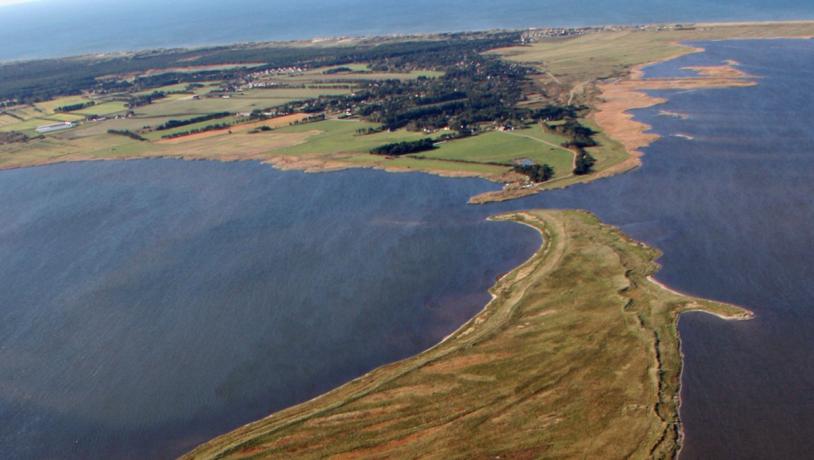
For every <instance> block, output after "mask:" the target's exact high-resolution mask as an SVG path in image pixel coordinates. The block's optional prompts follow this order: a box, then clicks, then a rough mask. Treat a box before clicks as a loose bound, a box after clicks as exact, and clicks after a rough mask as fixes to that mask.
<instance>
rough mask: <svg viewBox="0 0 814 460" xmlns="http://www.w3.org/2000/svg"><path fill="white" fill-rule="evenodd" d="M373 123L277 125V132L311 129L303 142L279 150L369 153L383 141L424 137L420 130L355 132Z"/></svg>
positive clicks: (286, 152) (343, 121) (296, 153)
mask: <svg viewBox="0 0 814 460" xmlns="http://www.w3.org/2000/svg"><path fill="white" fill-rule="evenodd" d="M375 126H376V125H375V124H373V123H366V122H357V121H348V120H327V121H322V122H318V123H309V124H304V125H298V126H291V127H288V128H282V129H279V130H278V132H280V133H305V132H314V134H313V135H311V136H310V137H308V141H307V142H306V143H304V144H302V145H297V146H294V147H288V148H284V149H280V150H278V151H277V152H276V153H279V154H283V155H294V156H296V155H304V154H316V155H326V154H336V153H363V154H368V152H369V151H370V149H372V148H373V147H377V146H379V145H382V144H389V143H391V142H401V141H410V140H416V139H420V138H422V137H425V136H424V135H422V134H420V133H411V132H408V131H403V130H402V131H396V132H392V133H391V132H386V131H385V132H381V133H376V134H368V135H358V134H356V130H357V129H365V128H369V127H375Z"/></svg>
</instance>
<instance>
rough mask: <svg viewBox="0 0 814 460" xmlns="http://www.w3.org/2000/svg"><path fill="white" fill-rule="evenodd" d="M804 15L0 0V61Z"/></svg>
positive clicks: (464, 4)
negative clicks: (16, 1)
mask: <svg viewBox="0 0 814 460" xmlns="http://www.w3.org/2000/svg"><path fill="white" fill-rule="evenodd" d="M806 18H807V19H814V2H811V1H810V0H716V1H712V0H575V1H569V2H564V1H560V0H503V1H500V2H497V1H493V0H449V1H444V2H438V1H433V0H411V1H398V0H330V1H329V0H294V1H292V0H232V1H228V2H224V1H214V0H204V1H201V0H175V1H172V2H167V1H163V0H141V1H135V0H124V1H114V0H38V1H32V2H31V3H26V4H20V5H12V6H5V7H0V60H9V59H26V58H41V57H53V56H65V55H75V54H83V53H95V52H100V51H117V50H131V49H142V48H166V47H173V46H189V45H206V44H224V43H233V42H237V41H257V40H290V39H307V38H313V37H326V36H332V37H333V36H348V35H356V36H358V35H391V34H405V33H420V32H451V31H461V30H480V29H493V28H524V27H538V26H585V25H603V24H641V23H654V22H671V23H675V22H691V21H721V20H772V19H806Z"/></svg>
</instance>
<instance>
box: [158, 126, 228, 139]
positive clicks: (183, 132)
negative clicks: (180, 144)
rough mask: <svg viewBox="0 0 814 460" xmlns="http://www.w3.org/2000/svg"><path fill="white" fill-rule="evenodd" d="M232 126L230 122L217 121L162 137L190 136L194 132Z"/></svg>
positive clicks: (162, 137) (198, 132)
mask: <svg viewBox="0 0 814 460" xmlns="http://www.w3.org/2000/svg"><path fill="white" fill-rule="evenodd" d="M230 126H232V125H230V124H229V123H217V124H214V125H206V126H204V127H202V128H196V129H190V130H189V131H179V132H177V133H172V134H165V135H163V136H161V139H175V138H176V137H184V136H189V135H192V134H200V133H205V132H207V131H217V130H220V129H227V128H229V127H230ZM231 133H232V131H231V130H230V131H229V134H231Z"/></svg>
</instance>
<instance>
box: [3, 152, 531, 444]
mask: <svg viewBox="0 0 814 460" xmlns="http://www.w3.org/2000/svg"><path fill="white" fill-rule="evenodd" d="M494 188H495V185H494V184H489V183H486V182H484V181H481V180H460V179H457V180H456V179H442V178H439V177H433V176H428V175H424V174H388V173H384V172H378V171H367V170H365V171H362V170H356V171H346V172H341V173H334V174H304V173H299V172H280V171H276V170H274V169H273V168H271V167H270V166H267V165H261V164H257V163H251V162H246V163H215V162H185V161H180V160H144V161H130V162H89V163H74V164H61V165H54V166H48V167H39V168H29V169H20V170H12V171H2V172H0V457H2V458H169V457H173V456H175V455H178V454H181V453H183V452H184V451H186V450H188V449H190V448H192V447H193V446H195V445H196V444H198V443H200V442H203V441H205V440H207V439H208V438H210V437H213V436H216V435H218V434H220V433H222V432H225V431H228V430H230V429H233V428H235V427H237V426H239V425H241V424H243V423H247V422H250V421H252V420H254V419H258V418H261V417H263V416H265V415H267V414H268V413H270V412H272V411H273V410H276V409H280V408H283V407H285V406H288V405H291V404H294V403H297V402H301V401H304V400H307V399H309V398H311V397H314V396H316V395H318V394H320V393H322V392H325V391H327V390H329V389H331V388H333V387H335V386H337V385H339V384H341V383H343V382H345V381H347V380H350V379H351V378H354V377H357V376H359V375H361V374H363V373H364V372H365V371H367V370H370V369H372V368H373V367H376V366H378V365H381V364H384V363H387V362H391V361H394V360H397V359H400V358H404V357H406V356H409V355H412V354H415V353H417V352H419V351H421V350H423V349H426V348H428V347H430V346H432V345H434V344H435V343H437V342H438V341H440V340H441V339H442V338H443V337H444V336H445V335H446V334H448V333H450V332H451V331H452V330H454V329H455V328H457V327H458V326H460V325H461V324H462V323H463V322H464V321H466V320H467V319H469V318H470V317H471V316H473V315H474V314H475V312H477V311H479V310H480V309H481V308H483V305H485V303H486V302H487V301H488V299H489V295H488V292H487V289H488V288H489V287H490V286H491V285H492V284H494V282H495V279H496V278H497V277H498V276H499V275H501V274H503V273H505V272H507V271H509V270H511V269H512V268H514V267H515V266H517V265H518V264H519V263H521V262H522V261H523V260H524V259H526V258H527V257H529V256H530V255H531V254H532V253H533V251H534V250H536V249H537V248H538V247H539V244H540V237H539V235H538V234H537V233H536V232H535V231H533V230H531V229H529V228H526V227H524V226H520V225H517V224H512V223H507V222H487V221H485V220H484V218H485V217H486V216H487V213H488V212H489V211H488V210H487V209H486V208H479V207H474V206H467V205H466V200H467V198H468V197H469V196H470V195H472V194H473V193H479V192H483V191H486V190H491V189H494Z"/></svg>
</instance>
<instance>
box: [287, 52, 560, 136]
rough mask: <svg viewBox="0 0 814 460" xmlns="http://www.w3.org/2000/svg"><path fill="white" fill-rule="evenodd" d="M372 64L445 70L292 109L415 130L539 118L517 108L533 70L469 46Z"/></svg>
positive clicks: (364, 85)
mask: <svg viewBox="0 0 814 460" xmlns="http://www.w3.org/2000/svg"><path fill="white" fill-rule="evenodd" d="M371 67H382V68H383V69H386V70H391V71H392V70H402V71H403V70H410V69H413V68H434V69H437V70H441V71H443V72H444V75H443V76H442V77H439V78H425V77H419V78H417V79H414V80H396V79H392V80H381V81H367V82H362V83H361V84H362V88H361V89H359V90H356V91H355V92H354V93H353V94H351V95H341V96H324V97H319V98H316V99H312V100H308V101H300V102H295V103H291V104H289V105H288V107H287V110H290V111H305V112H322V111H331V112H346V113H347V112H350V113H353V114H354V115H357V116H360V117H362V118H365V119H367V120H369V121H372V122H376V123H380V124H381V125H382V126H383V128H384V129H389V130H395V129H399V128H407V129H409V130H414V131H420V130H425V129H426V130H437V129H440V128H444V127H450V128H451V129H454V130H457V131H471V130H472V129H473V127H474V126H475V125H477V124H478V123H483V122H505V121H511V120H533V119H535V111H532V110H529V109H520V108H517V103H518V102H520V101H521V100H522V99H523V97H524V96H523V87H524V85H526V84H528V81H527V75H528V74H529V73H530V72H531V71H532V70H531V69H529V68H527V67H523V66H520V65H517V64H513V63H508V62H504V61H502V60H500V59H498V58H496V57H493V56H484V55H482V54H480V53H479V52H476V51H474V50H471V49H468V48H466V47H464V48H463V49H455V48H444V49H443V52H441V51H434V52H431V53H429V54H428V55H423V54H412V53H411V54H408V55H405V56H399V57H398V58H388V59H384V60H383V61H381V62H377V61H373V62H372V63H371ZM567 113H570V112H566V114H567ZM549 115H551V114H549Z"/></svg>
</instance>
